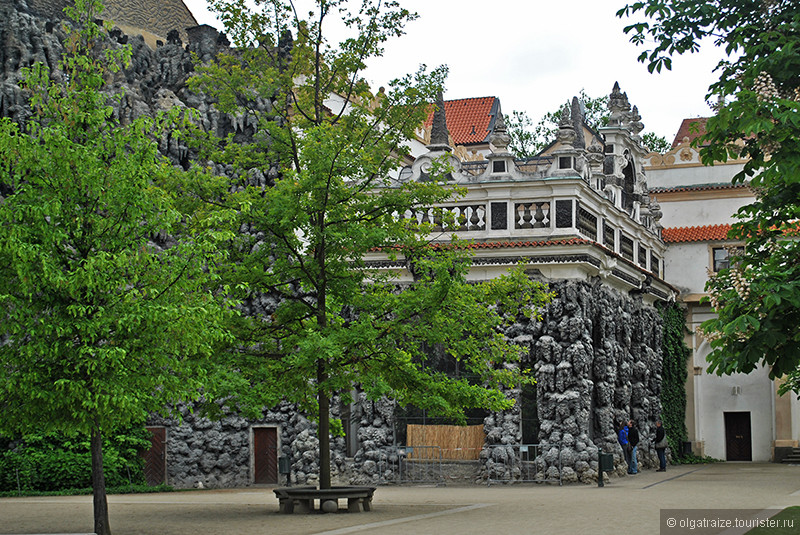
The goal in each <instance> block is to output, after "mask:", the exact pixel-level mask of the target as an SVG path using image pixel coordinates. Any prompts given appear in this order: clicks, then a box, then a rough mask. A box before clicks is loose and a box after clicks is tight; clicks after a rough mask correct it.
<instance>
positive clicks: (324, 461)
mask: <svg viewBox="0 0 800 535" xmlns="http://www.w3.org/2000/svg"><path fill="white" fill-rule="evenodd" d="M327 378H328V377H327V374H326V373H325V363H324V362H323V361H320V362H319V363H318V367H317V386H318V388H319V390H318V391H317V397H318V401H319V433H318V434H319V488H321V489H329V488H331V422H330V417H331V400H330V398H329V397H328V394H327V393H326V392H325V389H324V388H323V386H324V384H325V381H326V380H327Z"/></svg>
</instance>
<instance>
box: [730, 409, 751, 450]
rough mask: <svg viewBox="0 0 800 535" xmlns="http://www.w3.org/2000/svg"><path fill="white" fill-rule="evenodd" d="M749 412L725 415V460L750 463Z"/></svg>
mask: <svg viewBox="0 0 800 535" xmlns="http://www.w3.org/2000/svg"><path fill="white" fill-rule="evenodd" d="M751 438H752V437H751V433H750V413H749V412H726V413H725V459H726V460H728V461H752V460H753V444H752V440H751Z"/></svg>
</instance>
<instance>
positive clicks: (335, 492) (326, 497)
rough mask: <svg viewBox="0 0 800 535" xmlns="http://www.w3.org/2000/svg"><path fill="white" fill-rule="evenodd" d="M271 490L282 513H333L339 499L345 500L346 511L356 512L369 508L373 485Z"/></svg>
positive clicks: (373, 491)
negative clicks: (316, 505)
mask: <svg viewBox="0 0 800 535" xmlns="http://www.w3.org/2000/svg"><path fill="white" fill-rule="evenodd" d="M273 492H275V496H277V498H278V502H279V504H280V512H281V513H283V514H291V513H294V512H298V513H311V512H314V511H321V512H325V513H334V512H336V511H337V510H338V509H339V500H340V499H341V500H344V499H346V500H347V512H349V513H358V512H359V511H361V510H363V511H369V510H370V504H371V503H372V495H373V494H374V493H375V487H332V488H330V489H318V488H316V487H281V488H277V489H275V490H274V491H273ZM315 500H319V508H318V509H315V508H314V502H315ZM359 507H360V508H359Z"/></svg>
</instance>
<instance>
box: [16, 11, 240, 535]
mask: <svg viewBox="0 0 800 535" xmlns="http://www.w3.org/2000/svg"><path fill="white" fill-rule="evenodd" d="M100 9H101V6H100V4H99V2H97V1H95V0H77V2H76V3H75V8H74V10H69V13H70V14H71V15H72V16H73V23H74V24H73V26H72V28H73V29H72V30H70V31H69V32H68V37H67V42H66V43H65V44H66V49H67V53H66V55H65V56H64V58H62V60H61V62H60V64H59V66H58V68H59V69H60V70H61V73H60V76H57V77H56V78H59V79H60V80H61V81H59V82H54V81H53V80H52V79H51V73H50V72H49V68H48V67H47V66H45V65H43V64H41V63H36V64H34V65H32V66H31V67H30V68H28V69H24V70H23V81H22V83H21V85H22V87H23V89H24V93H23V94H25V95H29V96H30V102H29V104H30V107H31V109H32V112H33V113H32V116H31V117H30V119H29V120H28V121H27V122H26V123H25V125H18V124H14V123H13V122H11V121H10V120H9V119H7V118H4V119H2V120H0V177H1V178H0V181H2V191H3V194H4V198H3V200H2V202H0V311H2V317H3V321H2V324H0V339H2V342H3V343H2V344H0V362H2V363H3V365H2V366H0V407H2V411H3V418H2V419H0V431H3V432H6V433H8V434H26V433H40V432H41V433H51V432H62V433H64V434H66V435H69V436H74V435H83V436H85V437H90V438H91V444H92V448H91V449H92V486H93V488H94V492H95V500H94V504H95V532H96V533H98V534H99V535H107V534H108V533H109V532H110V530H109V527H108V515H107V505H106V500H105V481H104V473H103V466H102V438H103V437H104V436H106V435H107V433H109V432H110V431H111V430H113V429H119V428H122V427H126V426H129V425H133V424H135V423H139V422H141V421H143V420H144V418H145V416H146V415H147V414H148V413H149V412H152V411H161V410H163V409H164V407H165V406H166V405H167V404H168V403H174V402H177V401H180V400H189V399H196V398H197V397H199V395H200V392H201V389H203V388H205V389H207V390H206V391H209V389H210V388H211V386H212V385H211V383H210V381H209V376H210V371H211V370H212V368H213V362H212V361H211V356H212V354H213V352H214V350H215V349H216V345H217V344H218V343H220V342H221V341H223V340H225V339H226V337H227V332H226V331H225V329H224V319H225V315H226V313H227V310H228V307H227V303H226V297H225V296H226V292H225V291H224V289H223V290H222V291H220V292H218V293H212V292H211V291H210V290H209V288H213V287H215V286H218V278H217V271H216V266H217V264H218V263H220V262H222V261H224V258H225V254H224V251H222V250H220V249H218V247H217V243H218V240H219V239H224V238H226V237H227V236H226V235H224V234H220V233H219V232H209V231H208V230H209V227H208V225H207V223H208V222H207V220H206V219H205V217H204V215H205V214H204V213H201V212H190V211H185V210H182V208H184V207H187V206H190V205H189V204H188V203H184V202H179V199H178V198H177V197H178V195H179V193H178V192H181V191H185V189H186V188H178V187H176V186H180V185H181V184H185V183H187V182H188V181H189V178H192V179H195V178H196V177H195V176H190V175H188V174H186V173H182V172H180V171H179V170H176V169H175V168H174V167H173V166H172V165H171V164H170V162H168V161H167V160H166V159H165V158H163V157H162V156H161V155H160V154H159V151H158V139H159V138H160V136H161V135H162V134H164V133H166V132H168V131H170V132H172V133H173V134H174V135H178V132H179V130H180V127H181V124H180V121H179V117H178V115H177V114H170V115H165V116H160V117H157V118H155V119H151V118H144V117H143V118H139V119H136V120H134V121H133V122H132V123H130V124H122V123H121V122H120V121H119V120H118V119H116V118H115V117H114V114H113V108H112V103H113V101H114V99H119V98H121V95H120V94H114V89H113V85H112V84H109V82H111V81H113V79H114V76H115V73H117V72H118V71H119V70H120V68H121V67H122V66H123V65H125V64H126V62H127V61H128V59H129V58H130V54H131V52H130V49H129V48H127V47H115V48H112V49H103V48H102V47H101V46H100V45H99V44H98V43H97V38H98V36H99V35H100V28H99V27H98V26H97V24H96V23H95V22H94V21H95V20H96V18H97V15H98V13H99V11H100ZM164 237H169V238H175V239H176V241H175V243H174V244H172V243H169V242H168V241H167V240H163V238H164ZM64 461H65V464H67V465H69V464H71V463H70V462H68V461H67V460H66V459H64ZM109 462H112V463H113V462H115V461H114V459H113V458H111V459H110V461H109ZM58 466H59V463H56V464H55V465H53V466H51V467H50V468H51V469H53V470H56V469H59V468H58ZM71 473H73V471H72V470H69V471H68V472H63V473H59V475H60V476H63V477H70V476H69V474H71Z"/></svg>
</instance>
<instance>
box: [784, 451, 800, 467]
mask: <svg viewBox="0 0 800 535" xmlns="http://www.w3.org/2000/svg"><path fill="white" fill-rule="evenodd" d="M781 463H782V464H800V448H792V453H790V454H789V455H787V456H786V457H784V458H783V459H782V460H781Z"/></svg>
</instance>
